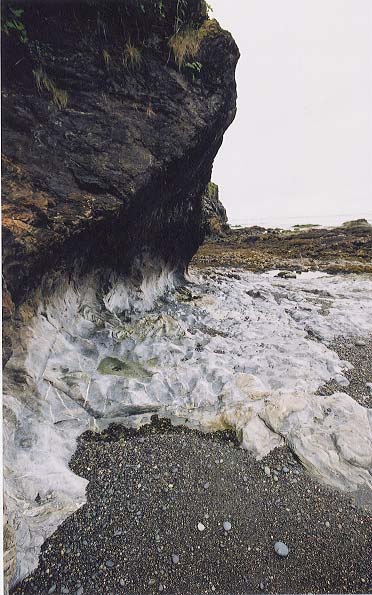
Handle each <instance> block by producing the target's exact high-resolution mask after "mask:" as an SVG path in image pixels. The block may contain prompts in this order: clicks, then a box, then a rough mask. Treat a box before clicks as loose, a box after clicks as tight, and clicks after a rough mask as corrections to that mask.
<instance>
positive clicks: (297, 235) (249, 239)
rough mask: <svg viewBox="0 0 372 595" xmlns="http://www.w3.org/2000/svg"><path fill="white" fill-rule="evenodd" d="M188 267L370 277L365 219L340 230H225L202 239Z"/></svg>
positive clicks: (370, 234) (370, 243)
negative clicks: (361, 274)
mask: <svg viewBox="0 0 372 595" xmlns="http://www.w3.org/2000/svg"><path fill="white" fill-rule="evenodd" d="M222 224H225V222H224V221H221V225H222ZM216 227H217V226H216V225H215V228H216ZM192 264H193V265H194V266H196V267H199V268H204V267H209V266H226V267H239V268H243V269H247V270H251V271H257V272H260V271H266V270H270V269H284V270H288V271H299V272H303V271H308V270H312V271H318V270H319V271H325V272H329V273H372V226H371V225H370V224H369V223H368V221H367V220H366V219H358V220H356V221H348V222H345V223H344V224H343V225H342V226H340V227H318V226H309V227H308V226H301V225H298V226H295V229H292V230H283V229H279V228H277V229H272V228H269V229H265V228H263V227H259V226H253V227H243V228H238V229H237V228H228V229H226V225H225V227H224V231H222V232H221V233H218V234H216V233H214V234H212V235H210V236H209V237H207V239H206V241H205V242H204V244H203V245H202V246H201V247H200V248H199V251H198V252H197V254H196V255H195V256H194V259H193V261H192Z"/></svg>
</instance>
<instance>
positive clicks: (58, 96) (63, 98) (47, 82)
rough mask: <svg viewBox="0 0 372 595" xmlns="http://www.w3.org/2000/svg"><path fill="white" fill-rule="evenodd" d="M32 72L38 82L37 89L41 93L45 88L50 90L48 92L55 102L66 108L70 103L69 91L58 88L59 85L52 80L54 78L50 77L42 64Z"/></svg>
mask: <svg viewBox="0 0 372 595" xmlns="http://www.w3.org/2000/svg"><path fill="white" fill-rule="evenodd" d="M32 72H33V75H34V78H35V82H36V87H37V90H38V91H39V93H42V91H44V90H45V91H48V93H50V94H51V96H52V101H53V103H54V104H55V105H56V106H57V107H58V108H59V109H63V108H65V107H66V106H67V103H68V94H67V91H63V90H62V89H58V87H57V86H56V84H55V83H54V81H52V79H50V78H49V77H48V75H47V73H46V72H45V70H43V69H42V68H41V66H39V67H38V68H36V70H33V71H32Z"/></svg>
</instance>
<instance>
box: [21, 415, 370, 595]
mask: <svg viewBox="0 0 372 595" xmlns="http://www.w3.org/2000/svg"><path fill="white" fill-rule="evenodd" d="M71 467H72V468H73V470H74V471H75V472H76V473H78V474H79V475H82V476H84V477H86V478H87V479H89V481H90V483H89V486H88V490H87V496H88V502H87V504H86V505H85V506H83V507H82V508H81V509H80V510H79V511H78V512H77V513H75V514H74V515H72V516H71V517H70V518H69V519H67V521H65V522H64V523H63V524H62V525H61V526H60V527H59V528H58V530H57V531H56V532H55V533H54V534H53V535H52V536H51V537H50V538H49V539H48V540H47V541H46V542H45V544H44V545H43V547H42V554H41V556H40V563H39V567H38V568H37V570H36V571H35V572H34V574H33V575H31V576H30V577H29V578H27V579H26V580H24V581H23V582H22V583H20V584H19V585H18V586H17V587H16V588H15V589H14V590H13V594H14V595H15V594H17V595H20V594H27V595H28V594H30V595H31V594H34V595H35V594H37V595H47V594H52V593H55V594H56V595H59V594H65V593H66V594H67V593H70V594H71V595H108V594H111V595H120V594H124V593H125V594H129V593H130V594H137V593H138V594H144V595H145V594H153V593H164V594H171V593H172V594H177V593H180V594H181V593H182V594H184V595H187V594H202V593H208V594H212V593H216V594H219V593H220V594H227V593H230V594H231V593H235V594H240V593H242V594H243V593H262V592H269V593H284V592H285V593H305V592H307V593H308V592H312V593H323V592H328V593H351V592H368V591H369V590H371V589H372V583H371V556H372V527H371V518H370V517H368V515H367V514H366V513H365V512H363V511H360V510H357V509H356V508H355V506H354V505H353V503H352V502H351V500H350V499H349V498H348V497H345V496H344V495H342V494H340V493H338V492H335V491H333V490H330V489H328V488H326V487H324V486H321V485H320V484H318V483H317V482H315V481H313V480H312V479H311V478H309V476H308V475H307V474H305V473H304V471H303V469H302V468H301V466H300V465H299V463H298V462H297V461H296V460H295V459H294V458H293V456H292V455H291V453H290V451H289V450H288V449H286V448H283V449H278V450H275V451H274V452H272V453H271V454H270V455H269V456H267V457H266V458H265V459H264V460H263V461H260V462H257V461H255V460H254V458H253V457H252V456H251V455H250V454H249V453H248V452H246V451H243V450H242V449H240V448H238V446H237V444H236V443H235V442H234V438H233V436H232V435H231V434H228V433H217V434H213V435H208V434H202V433H200V432H197V431H195V430H189V429H186V428H184V427H177V428H174V427H172V426H170V423H169V422H168V421H165V420H160V421H159V420H157V418H154V419H153V423H152V425H149V426H145V427H144V428H142V429H141V430H140V431H138V432H137V431H134V430H130V431H129V430H125V429H124V428H120V427H119V426H115V427H112V428H110V430H108V431H107V432H105V433H103V434H101V435H94V434H91V433H85V434H84V435H83V436H82V437H81V438H80V441H79V446H78V449H77V451H76V453H75V455H74V457H73V460H72V462H71ZM230 525H231V528H230ZM224 527H225V529H227V530H225V529H224ZM279 541H280V542H284V544H285V545H286V546H287V547H288V548H289V554H288V556H286V557H281V556H280V555H278V553H276V551H275V549H274V545H275V543H276V542H279ZM281 548H282V549H283V550H284V553H286V550H285V547H283V546H278V545H277V546H276V549H277V550H279V551H281Z"/></svg>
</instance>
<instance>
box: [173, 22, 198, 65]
mask: <svg viewBox="0 0 372 595" xmlns="http://www.w3.org/2000/svg"><path fill="white" fill-rule="evenodd" d="M202 38H203V35H202V33H201V31H200V29H191V28H188V29H185V30H184V31H180V32H179V33H175V34H174V35H172V37H171V38H170V40H169V47H170V48H171V49H172V50H173V55H174V60H175V62H176V64H177V66H178V68H179V69H180V70H181V68H182V66H183V65H184V64H185V62H186V61H190V60H192V59H193V58H195V56H196V55H197V53H198V51H199V48H200V43H201V40H202Z"/></svg>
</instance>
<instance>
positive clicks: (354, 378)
mask: <svg viewBox="0 0 372 595" xmlns="http://www.w3.org/2000/svg"><path fill="white" fill-rule="evenodd" d="M328 347H329V348H330V349H332V350H333V351H335V352H336V353H337V355H338V356H339V358H340V359H342V360H346V361H348V362H350V363H351V364H352V365H353V368H352V369H351V370H346V371H345V372H344V376H346V378H347V379H348V381H349V385H348V386H340V384H338V383H337V382H336V381H335V380H331V381H329V382H327V383H326V384H324V385H323V386H322V387H321V388H320V389H319V390H318V394H321V395H331V394H333V393H334V392H344V393H347V394H348V395H350V396H351V397H353V398H354V399H355V400H356V401H357V402H358V403H360V404H361V405H363V406H364V407H368V408H372V338H371V337H367V338H366V337H354V338H352V339H350V338H347V339H346V338H344V337H338V338H337V339H335V340H334V341H333V343H331V344H330V345H329V346H328ZM368 385H370V386H368Z"/></svg>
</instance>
